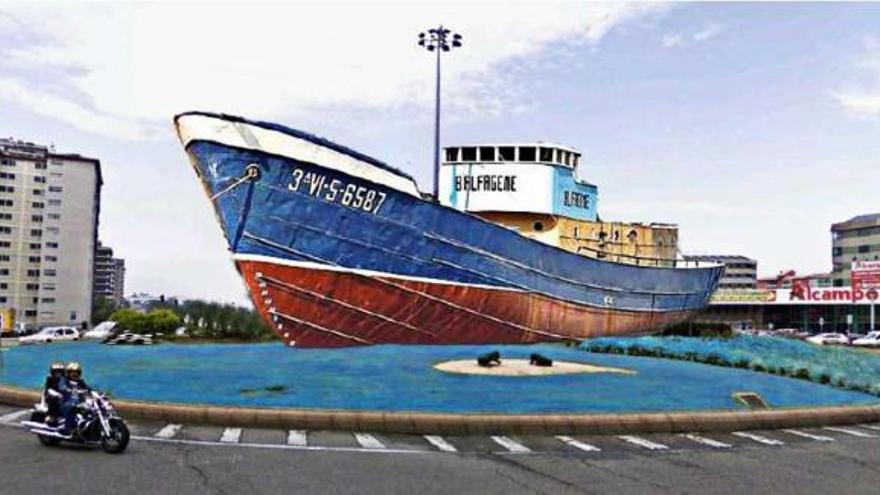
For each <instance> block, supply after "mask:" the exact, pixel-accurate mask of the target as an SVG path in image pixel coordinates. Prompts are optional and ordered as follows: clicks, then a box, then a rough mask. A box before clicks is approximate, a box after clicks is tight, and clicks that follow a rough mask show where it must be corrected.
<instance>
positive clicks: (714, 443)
mask: <svg viewBox="0 0 880 495" xmlns="http://www.w3.org/2000/svg"><path fill="white" fill-rule="evenodd" d="M682 436H683V437H685V438H687V439H688V440H692V441H694V442H697V443H699V444H702V445H707V446H709V447H713V448H716V449H729V448H731V447H733V445H731V444H729V443H724V442H722V441H720V440H715V439H713V438H706V437H703V436H700V435H695V434H693V433H685V434H683V435H682Z"/></svg>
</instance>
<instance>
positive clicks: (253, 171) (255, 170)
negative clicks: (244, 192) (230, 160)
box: [211, 163, 260, 201]
mask: <svg viewBox="0 0 880 495" xmlns="http://www.w3.org/2000/svg"><path fill="white" fill-rule="evenodd" d="M259 178H260V166H259V165H257V164H256V163H251V164H250V165H248V166H247V167H246V168H245V169H244V175H243V176H241V177H240V178H239V179H238V180H236V181H235V182H233V183H232V184H230V185H229V186H227V187H225V188H224V189H223V190H222V191H219V192H217V193H216V194H214V195H213V196H211V201H214V200H216V199H217V198H219V197H220V196H223V195H224V194H226V193H228V192H229V191H231V190H233V189H235V188H236V187H238V186H240V185H242V184H244V183H245V182H247V181H250V180H256V179H259Z"/></svg>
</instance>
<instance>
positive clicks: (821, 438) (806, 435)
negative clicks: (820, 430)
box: [782, 430, 834, 442]
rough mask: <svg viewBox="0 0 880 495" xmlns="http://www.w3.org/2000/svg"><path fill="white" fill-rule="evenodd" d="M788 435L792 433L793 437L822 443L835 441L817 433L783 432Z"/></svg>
mask: <svg viewBox="0 0 880 495" xmlns="http://www.w3.org/2000/svg"><path fill="white" fill-rule="evenodd" d="M782 431H784V432H786V433H791V434H792V435H797V436H799V437H804V438H809V439H810V440H818V441H820V442H833V441H834V439H833V438H831V437H826V436H825V435H816V434H815V433H807V432H805V431H801V430H782Z"/></svg>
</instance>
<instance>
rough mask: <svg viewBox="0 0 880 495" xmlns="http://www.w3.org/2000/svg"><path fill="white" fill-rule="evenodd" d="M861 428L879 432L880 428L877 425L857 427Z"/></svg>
mask: <svg viewBox="0 0 880 495" xmlns="http://www.w3.org/2000/svg"><path fill="white" fill-rule="evenodd" d="M859 426H861V427H862V428H868V429H869V430H877V431H880V426H877V425H859Z"/></svg>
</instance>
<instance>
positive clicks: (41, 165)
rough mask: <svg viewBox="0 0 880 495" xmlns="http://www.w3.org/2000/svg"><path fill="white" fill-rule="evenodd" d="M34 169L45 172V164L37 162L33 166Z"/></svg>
mask: <svg viewBox="0 0 880 495" xmlns="http://www.w3.org/2000/svg"><path fill="white" fill-rule="evenodd" d="M34 168H36V169H37V170H46V162H37V163H35V164H34Z"/></svg>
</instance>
